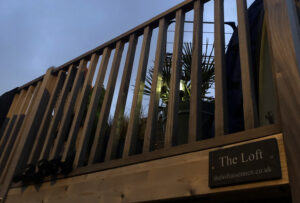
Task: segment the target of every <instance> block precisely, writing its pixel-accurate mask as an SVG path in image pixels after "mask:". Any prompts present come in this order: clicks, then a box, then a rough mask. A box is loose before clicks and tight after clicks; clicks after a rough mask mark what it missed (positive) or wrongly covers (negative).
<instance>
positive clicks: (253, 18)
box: [225, 0, 264, 133]
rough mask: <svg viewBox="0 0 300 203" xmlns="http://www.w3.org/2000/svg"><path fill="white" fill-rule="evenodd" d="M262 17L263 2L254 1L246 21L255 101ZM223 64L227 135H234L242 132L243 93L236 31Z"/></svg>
mask: <svg viewBox="0 0 300 203" xmlns="http://www.w3.org/2000/svg"><path fill="white" fill-rule="evenodd" d="M263 16H264V8H263V1H262V0H256V1H254V3H253V4H252V5H251V6H250V7H249V8H248V21H249V31H250V45H251V55H252V64H253V67H252V68H253V76H254V80H255V94H256V99H257V95H258V73H259V55H260V54H259V51H260V41H261V40H260V39H261V30H262V25H263ZM225 63H226V79H227V101H228V121H229V122H228V125H229V126H228V127H229V129H228V130H229V132H228V133H234V132H238V131H242V130H244V114H243V93H242V81H241V66H240V54H239V39H238V30H237V29H236V30H234V32H233V35H232V37H231V39H230V41H229V44H228V48H227V51H226V54H225ZM256 102H257V101H256Z"/></svg>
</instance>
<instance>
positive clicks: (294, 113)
mask: <svg viewBox="0 0 300 203" xmlns="http://www.w3.org/2000/svg"><path fill="white" fill-rule="evenodd" d="M264 6H265V11H266V15H265V17H266V22H267V32H268V38H269V43H270V47H271V57H272V66H273V67H272V69H273V72H274V75H275V81H276V86H277V94H278V104H279V111H280V122H281V126H282V131H283V135H284V137H283V139H284V144H285V149H286V155H287V163H288V172H289V178H290V187H291V192H292V199H293V202H300V173H299V171H300V162H299V160H300V148H299V146H300V135H299V132H300V114H299V112H300V95H299V93H300V28H299V22H298V18H297V13H296V7H295V1H294V0H284V1H283V0H272V1H270V0H264Z"/></svg>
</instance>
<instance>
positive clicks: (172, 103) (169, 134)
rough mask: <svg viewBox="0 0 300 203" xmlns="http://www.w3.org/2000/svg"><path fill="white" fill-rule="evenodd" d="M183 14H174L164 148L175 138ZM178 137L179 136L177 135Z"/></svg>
mask: <svg viewBox="0 0 300 203" xmlns="http://www.w3.org/2000/svg"><path fill="white" fill-rule="evenodd" d="M184 19H185V13H184V12H183V10H182V9H180V10H178V11H177V12H176V26H175V33H174V46H173V56H172V67H171V81H170V94H169V101H168V116H167V125H166V133H165V144H164V147H165V148H168V147H171V146H172V141H173V139H175V138H177V136H178V134H177V129H178V128H177V127H178V123H177V122H178V108H179V102H180V97H179V84H180V79H181V74H182V73H181V72H182V68H181V66H182V61H181V58H182V43H183V30H184ZM179 136H180V135H179Z"/></svg>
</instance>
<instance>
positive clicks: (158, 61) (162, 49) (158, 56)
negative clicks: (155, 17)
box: [143, 18, 168, 152]
mask: <svg viewBox="0 0 300 203" xmlns="http://www.w3.org/2000/svg"><path fill="white" fill-rule="evenodd" d="M167 28H168V23H167V21H166V19H165V18H162V19H161V20H159V32H158V39H157V46H156V53H155V62H154V72H153V77H152V86H151V93H150V103H149V111H148V119H147V124H146V130H145V138H144V146H143V152H148V151H149V150H150V145H151V139H152V138H153V137H154V134H155V131H156V123H157V113H158V104H159V99H160V90H161V86H162V73H161V72H162V68H163V65H164V60H165V55H166V44H167Z"/></svg>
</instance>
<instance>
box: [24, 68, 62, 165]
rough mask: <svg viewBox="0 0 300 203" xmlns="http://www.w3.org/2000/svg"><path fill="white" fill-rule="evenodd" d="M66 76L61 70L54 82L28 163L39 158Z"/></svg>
mask: <svg viewBox="0 0 300 203" xmlns="http://www.w3.org/2000/svg"><path fill="white" fill-rule="evenodd" d="M65 77H66V75H65V72H64V71H60V72H59V73H58V75H57V80H56V83H54V84H53V85H54V86H55V87H54V91H53V94H52V95H51V97H50V100H49V103H48V106H47V109H46V111H45V114H44V116H43V120H42V123H41V127H40V129H39V131H38V133H37V137H36V139H35V142H34V144H33V147H32V151H31V154H30V156H29V159H28V162H27V163H28V164H31V163H35V162H36V161H37V160H38V158H39V155H40V152H41V150H42V147H43V145H44V141H45V138H46V135H47V130H48V127H49V124H50V121H51V117H52V111H53V108H54V106H55V103H56V100H57V97H58V94H59V93H60V91H61V88H62V86H63V83H64V80H65Z"/></svg>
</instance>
